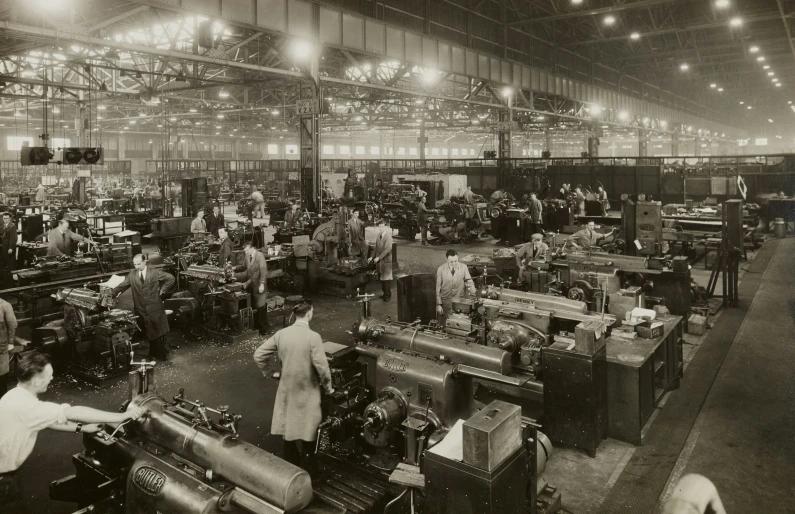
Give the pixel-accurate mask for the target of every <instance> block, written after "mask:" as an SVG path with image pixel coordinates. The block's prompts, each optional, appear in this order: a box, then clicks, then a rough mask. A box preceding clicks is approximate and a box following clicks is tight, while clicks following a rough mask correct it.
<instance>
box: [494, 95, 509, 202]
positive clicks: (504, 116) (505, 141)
mask: <svg viewBox="0 0 795 514" xmlns="http://www.w3.org/2000/svg"><path fill="white" fill-rule="evenodd" d="M498 129H499V136H498V137H499V154H498V155H497V157H498V158H499V167H500V174H499V177H498V180H497V187H500V188H502V187H506V186H507V185H508V183H509V181H508V177H509V176H510V174H511V169H512V168H513V161H512V160H511V154H512V152H511V143H512V141H513V109H512V108H511V103H510V99H509V101H508V108H507V109H503V110H501V111H500V122H499V127H498Z"/></svg>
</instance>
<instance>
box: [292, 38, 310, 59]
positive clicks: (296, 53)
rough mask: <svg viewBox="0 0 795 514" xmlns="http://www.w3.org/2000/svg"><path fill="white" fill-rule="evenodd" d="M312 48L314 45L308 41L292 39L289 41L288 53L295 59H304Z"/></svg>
mask: <svg viewBox="0 0 795 514" xmlns="http://www.w3.org/2000/svg"><path fill="white" fill-rule="evenodd" d="M313 50H314V47H313V46H312V44H311V43H310V42H309V41H306V40H304V39H294V40H293V41H292V43H290V53H291V54H292V56H293V57H295V58H296V59H300V60H303V59H306V58H307V57H309V56H310V55H311V54H312V52H313Z"/></svg>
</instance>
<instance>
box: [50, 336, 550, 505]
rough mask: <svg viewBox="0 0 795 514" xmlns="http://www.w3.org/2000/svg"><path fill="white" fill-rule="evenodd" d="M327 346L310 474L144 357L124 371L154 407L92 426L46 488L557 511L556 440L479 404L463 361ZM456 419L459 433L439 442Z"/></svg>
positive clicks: (211, 500) (163, 496)
mask: <svg viewBox="0 0 795 514" xmlns="http://www.w3.org/2000/svg"><path fill="white" fill-rule="evenodd" d="M324 350H325V351H326V354H327V356H328V358H329V365H330V367H331V371H332V377H333V381H334V388H335V393H334V394H333V395H330V396H325V397H324V399H323V411H324V418H325V420H324V421H323V423H322V424H321V426H320V427H319V429H318V441H317V446H316V449H317V452H319V454H320V462H321V466H322V468H323V474H322V475H321V478H319V479H318V480H316V481H315V482H314V483H312V482H311V481H310V478H309V475H308V474H307V473H306V472H304V471H303V470H301V469H299V468H296V467H295V466H293V465H291V464H288V463H286V462H284V461H283V460H281V459H279V458H277V457H275V456H274V455H272V454H270V453H268V452H265V451H263V450H261V449H259V448H256V447H254V446H252V445H250V444H248V443H246V442H244V441H242V440H241V439H240V437H239V430H238V424H239V422H240V419H241V417H240V416H235V415H232V414H230V413H229V409H228V407H227V406H220V407H218V408H215V409H213V408H210V407H208V406H206V405H205V404H203V403H201V402H199V401H188V400H186V398H185V394H184V392H183V391H182V390H180V392H179V394H177V395H176V396H174V397H173V401H167V400H165V399H164V398H163V397H161V396H158V395H157V394H156V392H154V390H153V385H154V370H153V369H152V365H153V363H145V362H144V363H136V364H137V365H140V368H139V369H137V370H135V371H133V372H131V373H130V398H131V401H132V403H133V404H134V405H138V406H143V407H147V408H148V409H149V413H148V414H146V416H145V417H144V418H142V420H139V421H137V422H131V423H128V424H126V425H125V426H124V427H123V428H122V429H117V430H114V431H112V432H111V430H110V429H106V430H105V431H104V432H101V433H99V434H97V435H88V434H87V435H85V436H84V445H85V450H84V451H83V452H81V453H79V454H77V455H75V456H74V457H73V463H74V466H75V469H76V473H75V475H72V476H70V477H67V478H64V479H61V480H58V481H55V482H53V483H52V484H51V487H50V497H51V498H52V499H55V500H60V501H70V502H74V503H77V505H78V507H79V508H82V509H88V510H85V511H90V512H96V513H100V512H113V513H122V512H124V513H127V514H138V513H141V514H143V513H146V514H149V513H152V512H159V513H163V514H167V513H168V514H171V513H174V514H176V513H180V514H182V513H214V514H220V513H221V512H238V513H242V512H250V513H254V514H266V513H267V514H277V513H292V512H302V511H306V512H313V513H340V512H351V513H356V514H359V513H366V512H386V511H388V510H389V511H391V507H388V505H387V502H389V505H392V506H394V505H396V504H398V503H401V502H405V505H404V507H405V509H409V508H412V509H413V508H417V509H418V510H419V511H420V512H423V513H427V514H443V513H445V514H446V513H450V514H453V513H456V514H457V513H459V512H461V511H462V509H463V511H464V512H473V513H474V512H478V513H480V512H484V513H494V514H497V513H502V512H526V513H529V514H537V513H542V514H546V513H549V514H552V513H554V512H557V511H558V510H560V506H561V499H560V493H559V492H557V491H556V490H555V489H554V488H552V487H550V486H549V485H548V484H547V483H546V482H545V481H544V480H543V479H542V478H541V475H542V473H543V471H544V467H545V465H546V460H547V458H548V456H549V455H550V453H551V451H552V446H551V444H550V443H549V441H548V440H547V439H546V438H545V437H544V435H543V434H541V433H539V432H537V431H536V429H535V426H534V425H533V424H532V422H530V421H529V420H527V419H523V418H522V417H521V416H520V414H519V412H518V408H517V407H515V406H512V405H510V404H507V403H503V402H495V403H492V404H490V405H489V406H487V407H486V408H484V409H479V406H478V405H476V403H475V401H474V399H473V395H472V389H473V383H472V379H473V377H472V374H471V373H469V372H468V371H467V370H466V369H464V368H461V367H459V366H456V365H453V364H450V363H440V362H437V361H435V360H434V359H428V358H424V357H421V356H418V355H412V354H410V353H408V352H396V351H392V350H387V349H384V348H375V347H369V346H362V345H359V346H355V347H348V346H343V345H338V344H335V343H325V345H324ZM213 418H215V419H213ZM456 424H458V425H459V426H460V430H461V432H462V437H461V439H460V440H459V443H458V444H456V443H454V442H451V443H449V444H448V446H447V447H445V446H444V445H443V444H441V443H440V442H441V441H442V439H443V438H444V437H445V436H446V435H447V434H448V433H449V432H450V431H451V429H453V427H454V426H455V425H456ZM497 441H500V442H501V444H496V443H497ZM456 454H459V455H460V456H459V457H456Z"/></svg>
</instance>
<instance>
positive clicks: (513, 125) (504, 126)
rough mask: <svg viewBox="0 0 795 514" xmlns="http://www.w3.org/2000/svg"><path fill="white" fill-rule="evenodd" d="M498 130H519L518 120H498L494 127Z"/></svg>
mask: <svg viewBox="0 0 795 514" xmlns="http://www.w3.org/2000/svg"><path fill="white" fill-rule="evenodd" d="M495 128H496V129H497V131H498V132H508V131H511V130H519V122H517V121H498V122H497V126H496V127H495Z"/></svg>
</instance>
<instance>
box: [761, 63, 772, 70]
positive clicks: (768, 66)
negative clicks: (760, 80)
mask: <svg viewBox="0 0 795 514" xmlns="http://www.w3.org/2000/svg"><path fill="white" fill-rule="evenodd" d="M762 69H763V70H769V69H770V65H769V64H765V65H764V66H762Z"/></svg>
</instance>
